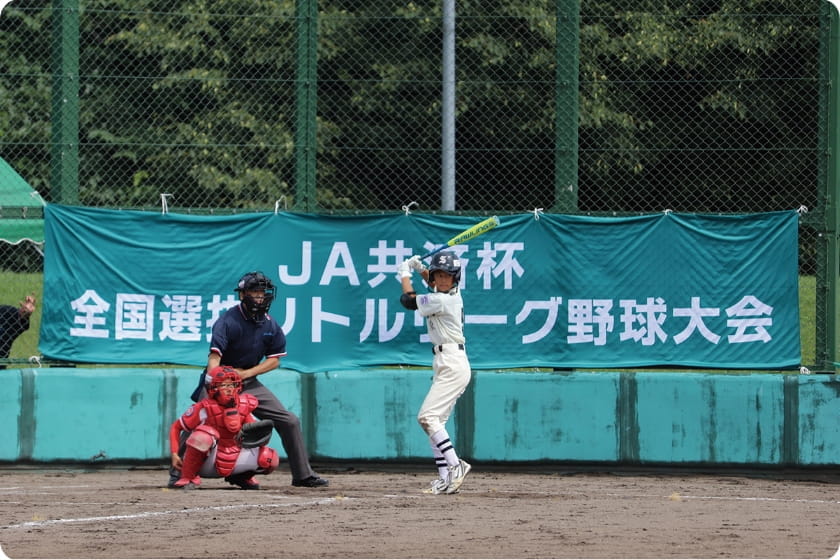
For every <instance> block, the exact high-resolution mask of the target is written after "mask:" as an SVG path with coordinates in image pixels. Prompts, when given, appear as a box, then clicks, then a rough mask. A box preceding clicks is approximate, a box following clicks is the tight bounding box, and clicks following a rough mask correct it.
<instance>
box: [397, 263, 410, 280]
mask: <svg viewBox="0 0 840 560" xmlns="http://www.w3.org/2000/svg"><path fill="white" fill-rule="evenodd" d="M397 274H398V275H399V277H400V278H410V277H411V269H410V268H409V267H408V261H403V262H401V263H400V264H399V266H398V267H397Z"/></svg>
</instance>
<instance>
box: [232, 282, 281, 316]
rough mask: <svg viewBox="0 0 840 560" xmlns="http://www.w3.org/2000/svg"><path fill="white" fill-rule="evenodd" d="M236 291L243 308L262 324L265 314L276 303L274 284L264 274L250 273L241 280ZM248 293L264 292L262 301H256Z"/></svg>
mask: <svg viewBox="0 0 840 560" xmlns="http://www.w3.org/2000/svg"><path fill="white" fill-rule="evenodd" d="M235 291H237V292H239V299H240V300H242V307H243V308H244V309H245V312H246V313H247V314H248V316H249V317H251V318H252V319H253V320H254V321H256V322H258V323H260V322H262V321H264V320H265V314H266V313H268V310H269V308H270V307H271V302H273V301H274V293H275V290H274V284H273V283H272V282H271V280H269V279H268V276H266V275H265V274H263V273H262V272H258V271H255V272H249V273H247V274H246V275H245V276H243V277H242V278H240V279H239V283H238V284H237V285H236V289H235ZM247 292H264V294H265V295H264V296H263V297H262V299H255V298H253V297H251V296H250V295H249V294H248V293H247Z"/></svg>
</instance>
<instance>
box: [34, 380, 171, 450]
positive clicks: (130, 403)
mask: <svg viewBox="0 0 840 560" xmlns="http://www.w3.org/2000/svg"><path fill="white" fill-rule="evenodd" d="M162 379H163V376H162V374H161V371H160V370H145V369H140V368H126V369H120V368H114V369H107V368H103V369H91V370H77V369H63V368H55V369H40V370H37V372H36V376H35V391H36V400H35V409H34V417H35V422H36V426H35V444H34V446H33V453H32V459H33V460H35V461H56V460H59V461H60V460H83V461H84V460H87V461H91V460H97V459H111V460H119V459H131V458H136V457H154V456H161V454H162V449H163V446H162V440H163V431H162V419H163V417H164V408H163V406H164V397H163V394H162V390H163V388H164V385H163V383H161V381H162Z"/></svg>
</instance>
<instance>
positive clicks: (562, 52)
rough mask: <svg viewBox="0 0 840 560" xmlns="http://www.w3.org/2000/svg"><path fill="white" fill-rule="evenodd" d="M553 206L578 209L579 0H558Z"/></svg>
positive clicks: (558, 210) (567, 210) (556, 209)
mask: <svg viewBox="0 0 840 560" xmlns="http://www.w3.org/2000/svg"><path fill="white" fill-rule="evenodd" d="M556 2H557V6H556V9H557V28H556V30H555V37H556V39H555V46H554V48H555V62H556V64H557V73H556V77H555V81H556V88H555V91H556V92H557V93H556V96H555V103H554V106H555V115H554V128H555V131H554V134H555V138H554V142H555V143H554V208H553V209H552V211H553V212H555V213H570V212H576V211H577V206H578V200H577V195H578V120H579V119H578V114H579V107H578V95H579V94H578V67H579V66H580V58H579V56H580V55H579V51H580V48H579V43H580V30H579V29H580V0H556Z"/></svg>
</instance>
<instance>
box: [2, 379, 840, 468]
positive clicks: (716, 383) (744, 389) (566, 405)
mask: <svg viewBox="0 0 840 560" xmlns="http://www.w3.org/2000/svg"><path fill="white" fill-rule="evenodd" d="M200 371H201V370H200V369H190V368H176V369H147V368H125V367H115V368H95V369H93V368H92V369H83V368H39V369H19V370H14V369H10V370H6V371H4V372H3V376H4V383H3V384H2V386H0V421H2V422H3V426H4V427H5V432H4V437H3V438H2V439H0V461H2V462H16V461H27V462H61V461H67V462H81V463H88V462H97V461H100V462H101V461H114V462H118V461H159V462H161V463H167V462H168V460H169V449H168V441H167V434H168V429H169V426H170V424H171V423H172V421H173V420H175V419H176V418H177V417H178V416H179V415H180V414H182V413H183V412H184V411H185V410H186V409H187V407H188V406H189V405H190V404H192V401H191V400H190V398H189V397H190V394H191V393H192V391H193V389H194V388H195V386H196V383H197V381H198V377H199V374H200ZM431 377H432V372H431V371H430V370H428V369H419V368H411V369H369V370H351V371H330V372H321V373H316V374H301V373H298V372H294V371H291V370H278V371H277V372H273V373H271V374H266V375H263V376H261V378H260V379H261V381H262V382H263V383H264V384H265V385H266V386H268V387H269V388H270V389H271V390H272V391H274V392H275V394H277V396H278V397H279V398H280V400H281V401H282V402H283V403H284V405H285V406H286V407H287V408H288V409H289V410H290V411H291V412H293V413H295V414H297V415H298V416H299V417H300V418H301V426H302V429H303V433H304V437H305V438H306V441H307V446H308V449H309V452H310V455H311V456H312V458H313V459H314V460H318V459H324V460H355V459H364V460H394V461H416V460H422V461H426V460H429V461H430V460H431V452H430V449H429V444H428V440H427V438H426V437H425V434H423V431H422V430H421V429H420V427H419V425H418V424H417V421H416V415H417V410H418V409H419V407H420V404H421V402H422V400H423V397H424V396H425V394H426V391H427V390H428V387H429V385H430V383H431ZM838 418H840V376H837V375H829V374H815V375H797V374H778V373H764V374H762V373H756V374H730V375H728V374H705V373H686V372H679V373H677V372H627V371H625V372H584V371H576V372H555V373H551V372H524V371H519V372H514V371H504V372H500V371H497V372H488V371H481V372H474V374H473V381H472V383H471V384H470V386H469V387H468V388H467V391H466V392H465V394H464V396H463V397H461V399H460V400H459V402H458V406H457V407H456V409H455V412H454V414H453V416H452V418H451V419H450V421H449V423H448V424H447V428H448V429H449V432H450V435H451V436H452V438H453V441H454V442H455V444H456V447H457V449H458V451H459V453H460V454H461V455H463V456H464V457H467V458H472V459H474V460H476V461H479V462H481V461H488V462H544V461H549V462H590V463H608V464H609V463H616V464H627V465H643V464H652V463H655V464H664V465H667V464H672V465H679V464H688V463H691V464H698V463H699V464H704V465H733V464H735V465H747V466H749V465H752V466H756V467H761V466H797V465H798V466H827V465H836V464H838V463H840V421H838ZM271 445H272V447H274V448H275V449H277V451H278V452H279V453H280V454H281V455H282V456H283V457H285V451H284V450H283V447H282V444H281V442H280V438H279V436H278V435H277V434H276V433H275V434H274V436H273V438H272V440H271Z"/></svg>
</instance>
